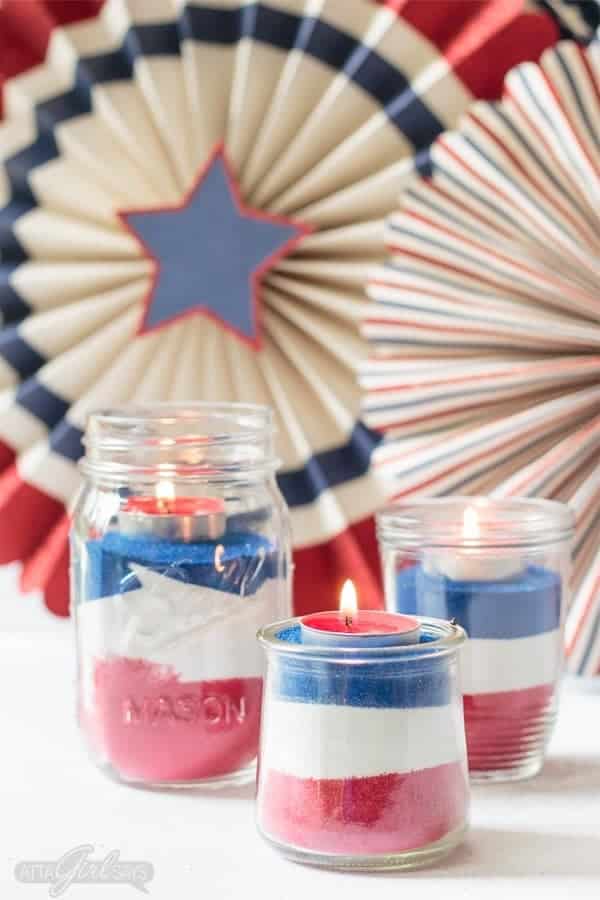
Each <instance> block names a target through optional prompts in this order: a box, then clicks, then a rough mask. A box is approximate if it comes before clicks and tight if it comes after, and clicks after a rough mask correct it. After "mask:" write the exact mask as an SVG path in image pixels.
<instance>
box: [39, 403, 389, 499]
mask: <svg viewBox="0 0 600 900" xmlns="http://www.w3.org/2000/svg"><path fill="white" fill-rule="evenodd" d="M65 413H66V405H65ZM40 418H43V420H44V421H45V422H46V424H48V425H51V424H53V423H51V422H50V421H48V419H49V416H47V414H46V412H45V411H44V414H43V416H40ZM82 438H83V432H82V431H81V429H79V428H77V427H76V426H75V425H72V424H70V423H69V422H68V421H67V420H66V419H63V420H62V421H61V422H60V423H59V425H58V427H56V428H55V429H54V430H53V431H52V433H51V435H50V446H51V447H52V449H53V450H54V451H55V452H56V453H60V454H61V455H62V456H65V457H67V459H70V460H72V461H73V462H77V460H78V459H79V458H80V457H81V455H82V453H83V445H82V443H81V440H82ZM381 440H382V438H381V437H380V436H379V435H378V434H375V433H374V432H372V431H370V430H369V429H368V428H366V427H365V426H364V425H363V424H362V423H361V422H359V423H357V425H356V426H355V428H354V430H353V431H352V434H351V435H350V439H349V440H348V442H347V443H346V444H344V445H343V446H342V447H336V448H334V449H333V450H325V451H324V452H323V453H316V454H315V455H314V456H312V457H311V458H310V460H309V461H308V463H307V464H306V465H305V466H304V468H302V469H297V470H294V471H291V472H283V473H281V474H280V475H279V476H278V481H279V487H280V488H281V491H282V493H283V495H284V497H285V499H286V502H287V503H288V505H289V506H304V505H306V504H307V503H312V502H313V501H314V500H316V499H317V497H318V496H319V494H321V493H322V492H323V491H326V490H328V489H330V488H332V487H335V486H336V485H338V484H343V483H344V482H346V481H349V480H351V479H354V478H359V477H360V476H361V475H364V474H365V473H366V472H367V471H368V469H369V464H370V458H371V454H372V452H373V450H374V449H375V447H376V446H377V445H378V444H379V443H380V442H381Z"/></svg>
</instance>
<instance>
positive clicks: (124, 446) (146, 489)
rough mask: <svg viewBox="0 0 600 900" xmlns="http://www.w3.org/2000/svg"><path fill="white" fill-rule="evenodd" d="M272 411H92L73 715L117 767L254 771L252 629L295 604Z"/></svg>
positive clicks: (79, 557)
mask: <svg viewBox="0 0 600 900" xmlns="http://www.w3.org/2000/svg"><path fill="white" fill-rule="evenodd" d="M273 435H274V428H273V421H272V414H271V412H270V410H268V409H267V408H264V407H259V406H249V405H242V404H189V405H162V404H158V405H149V406H140V407H135V408H126V407H125V408H123V409H115V410H106V411H100V412H97V413H95V414H93V415H92V416H91V417H90V419H89V422H88V427H87V431H86V436H85V446H86V455H85V458H84V460H83V463H82V470H83V474H84V481H83V486H82V489H81V492H80V495H79V499H78V502H77V506H76V509H75V512H74V520H73V526H72V532H71V582H72V606H73V613H74V618H75V623H76V632H77V646H78V714H79V721H80V726H81V729H82V731H83V734H84V736H85V739H86V742H87V745H88V746H89V748H90V750H91V752H92V755H93V758H94V759H95V760H96V762H97V763H98V764H99V765H100V766H102V767H103V768H105V769H106V770H107V772H108V773H109V774H111V775H113V776H114V777H116V778H118V779H119V780H123V781H127V782H135V783H138V784H145V785H149V786H152V785H157V786H160V787H165V786H173V787H181V786H185V785H193V784H197V783H199V782H202V783H209V784H213V785H220V784H223V783H232V782H238V781H243V780H246V779H251V778H253V777H254V774H255V763H256V756H257V751H258V741H259V728H260V708H261V699H262V681H263V668H264V665H263V658H262V656H263V655H262V653H261V652H260V648H259V647H258V646H257V643H256V637H255V636H256V631H257V629H258V628H259V627H260V626H261V625H264V624H265V623H267V622H272V621H273V620H274V619H277V618H280V617H281V616H282V615H289V613H290V609H291V568H290V552H291V551H290V543H291V542H290V529H289V523H288V514H287V508H286V506H285V503H284V501H283V498H282V496H281V494H280V493H279V490H278V488H277V485H276V481H275V469H276V462H277V461H276V459H275V456H274V452H273Z"/></svg>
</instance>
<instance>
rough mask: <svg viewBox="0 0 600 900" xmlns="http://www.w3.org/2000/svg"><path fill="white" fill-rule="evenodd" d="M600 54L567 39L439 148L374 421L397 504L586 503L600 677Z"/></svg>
mask: <svg viewBox="0 0 600 900" xmlns="http://www.w3.org/2000/svg"><path fill="white" fill-rule="evenodd" d="M599 139H600V46H599V45H598V44H597V43H592V44H590V45H589V47H588V48H587V49H584V48H583V47H581V46H579V45H577V44H575V43H573V42H561V43H560V44H558V45H557V47H556V48H555V49H552V50H549V51H547V52H546V53H545V54H544V55H543V57H542V60H541V63H540V64H539V65H537V64H533V63H530V64H524V65H522V66H519V67H517V68H516V69H514V70H513V71H512V72H511V73H510V74H509V76H508V78H507V80H506V86H505V93H504V99H503V100H502V102H500V103H498V104H492V103H477V104H475V105H474V106H473V108H472V109H471V111H470V112H469V114H468V115H467V116H466V117H465V118H464V119H463V120H462V122H461V125H460V128H459V130H458V131H456V132H454V133H450V134H445V135H443V136H442V137H440V138H439V139H438V141H437V142H436V143H435V144H434V146H433V148H432V150H431V153H430V157H429V167H430V176H429V177H422V178H419V179H418V180H415V181H414V183H412V184H411V185H410V186H408V187H407V188H406V190H405V191H404V193H403V197H402V202H401V208H400V211H399V212H397V213H396V214H395V215H393V216H392V217H391V218H390V220H389V222H388V227H387V243H388V248H389V252H390V256H389V258H388V261H387V263H386V264H385V265H384V266H382V267H381V268H379V270H378V271H377V272H376V273H375V274H374V276H373V278H372V279H371V281H370V286H369V293H370V295H371V297H372V299H373V301H374V303H373V305H372V306H371V307H370V309H369V310H368V312H367V316H366V318H365V321H364V325H363V328H364V334H365V335H366V337H367V338H368V339H369V340H370V342H371V346H372V349H373V352H374V356H375V358H374V359H373V361H372V362H371V363H370V364H369V365H368V366H366V367H365V369H364V372H363V377H362V383H363V387H364V389H365V391H366V399H365V405H364V420H365V422H366V423H367V425H369V426H370V427H371V428H374V429H379V430H381V431H382V432H384V433H385V434H386V437H387V440H386V442H385V445H384V446H383V447H382V449H381V450H380V452H379V455H378V462H379V465H380V468H381V469H382V470H384V471H386V472H387V473H388V474H389V475H390V476H391V477H392V478H393V487H392V493H393V495H394V496H397V497H405V496H410V495H413V494H418V493H421V494H449V493H469V494H472V493H477V494H481V493H491V494H493V495H497V496H541V497H551V498H555V499H558V500H563V501H568V502H569V503H570V504H571V506H572V508H573V510H574V512H575V514H576V517H577V537H576V542H575V563H574V567H575V580H574V587H575V600H574V602H573V604H572V607H571V610H570V613H569V617H568V621H567V628H566V634H567V650H568V655H569V665H570V667H571V669H572V670H573V671H575V672H578V673H580V674H585V675H591V674H597V673H598V672H600V545H599V541H598V537H599V534H600V519H599V516H598V508H599V506H598V504H599V502H600V464H599V462H598V459H599V455H598V450H599V448H600V293H599V290H598V288H599V285H600V262H599V256H598V251H599V249H600V239H599V227H600V219H599V217H598V204H599V201H600V153H599V151H598V147H599Z"/></svg>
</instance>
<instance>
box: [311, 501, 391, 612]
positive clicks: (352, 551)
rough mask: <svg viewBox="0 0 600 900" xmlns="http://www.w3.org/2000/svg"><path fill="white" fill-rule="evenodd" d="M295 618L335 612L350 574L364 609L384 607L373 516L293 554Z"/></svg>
mask: <svg viewBox="0 0 600 900" xmlns="http://www.w3.org/2000/svg"><path fill="white" fill-rule="evenodd" d="M294 562H295V564H296V570H295V573H294V609H295V613H296V615H305V614H306V613H310V612H318V611H319V610H322V609H337V607H338V606H339V601H340V591H341V588H342V585H343V583H344V581H345V580H346V578H347V577H348V576H349V575H351V577H352V580H353V581H354V584H355V586H356V589H357V592H358V598H359V604H360V606H361V607H362V608H363V609H380V608H381V607H382V605H383V595H382V588H381V574H380V564H379V550H378V547H377V538H376V536H375V523H374V519H373V518H372V517H370V518H368V519H364V520H363V521H362V522H358V523H356V524H355V525H351V526H350V527H349V528H348V529H347V530H346V531H344V532H342V533H341V534H338V535H336V537H334V538H333V539H332V540H330V541H327V542H326V543H323V544H318V545H316V546H314V547H305V548H301V549H297V550H295V551H294Z"/></svg>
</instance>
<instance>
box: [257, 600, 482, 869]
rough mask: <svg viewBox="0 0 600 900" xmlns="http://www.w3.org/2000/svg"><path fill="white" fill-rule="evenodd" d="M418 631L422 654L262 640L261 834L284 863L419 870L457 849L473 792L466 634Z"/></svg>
mask: <svg viewBox="0 0 600 900" xmlns="http://www.w3.org/2000/svg"><path fill="white" fill-rule="evenodd" d="M419 623H420V637H419V640H418V642H417V643H410V644H401V645H398V644H394V645H387V646H381V645H371V646H365V647H357V646H344V645H343V644H342V645H340V644H331V643H330V642H327V641H326V640H325V639H324V640H323V643H319V642H318V641H317V639H316V638H315V637H314V636H313V637H312V638H311V639H310V641H309V640H308V638H307V634H306V631H305V630H304V629H303V627H302V620H300V619H289V620H288V621H286V622H280V623H277V624H274V625H271V626H269V627H267V628H265V629H262V631H260V632H259V640H260V641H261V643H262V645H263V647H264V649H265V651H266V654H267V660H268V667H267V678H266V683H265V699H264V704H263V718H262V730H261V748H260V762H259V779H258V793H257V824H258V828H259V831H260V833H261V834H262V836H263V837H264V838H265V839H266V840H267V841H268V842H269V843H270V844H271V845H273V846H274V847H275V848H276V849H278V850H279V851H280V852H282V853H283V854H284V855H285V856H286V857H288V858H290V859H292V860H295V861H297V862H306V863H310V864H313V865H322V866H327V867H335V868H352V869H367V870H368V869H387V868H415V867H419V866H424V865H428V864H432V863H434V862H435V861H436V860H437V859H439V858H441V857H443V856H444V855H446V854H447V853H449V852H450V851H451V850H452V849H453V848H454V847H455V846H457V845H458V844H459V843H460V841H461V840H462V838H463V836H464V833H465V830H466V827H467V816H468V805H469V786H468V773H467V764H466V747H465V736H464V724H463V714H462V704H461V696H460V689H459V684H458V673H457V651H458V649H459V647H460V646H461V644H462V642H463V640H464V632H463V630H462V629H461V628H460V627H459V626H457V625H453V624H450V623H446V622H442V621H439V620H434V619H423V618H422V619H419ZM315 641H316V642H315Z"/></svg>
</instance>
